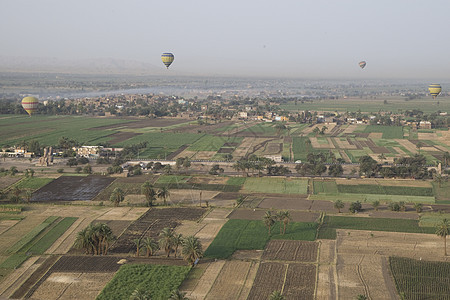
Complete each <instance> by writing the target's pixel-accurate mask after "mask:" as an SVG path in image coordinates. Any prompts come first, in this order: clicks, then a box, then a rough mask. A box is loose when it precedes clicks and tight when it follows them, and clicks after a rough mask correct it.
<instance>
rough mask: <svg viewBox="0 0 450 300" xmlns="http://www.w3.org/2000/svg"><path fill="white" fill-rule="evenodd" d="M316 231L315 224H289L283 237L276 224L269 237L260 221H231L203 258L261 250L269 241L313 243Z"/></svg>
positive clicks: (220, 232) (223, 256) (225, 256)
mask: <svg viewBox="0 0 450 300" xmlns="http://www.w3.org/2000/svg"><path fill="white" fill-rule="evenodd" d="M316 230H317V223H302V222H291V223H290V224H289V225H288V227H287V229H286V233H285V234H284V235H283V234H279V232H280V224H279V223H277V224H275V225H274V226H273V227H272V234H271V235H269V234H268V229H267V227H266V226H265V225H264V222H263V221H262V220H261V221H260V220H240V219H232V220H228V222H227V223H225V225H224V226H223V227H222V229H221V230H220V231H219V233H218V234H217V236H216V238H215V239H214V240H213V242H212V243H211V245H210V246H209V247H208V249H206V251H205V256H207V257H212V258H221V259H222V258H223V259H225V258H228V257H230V256H231V255H232V254H233V252H234V251H236V250H263V249H264V247H265V246H266V244H267V242H268V241H269V240H270V239H285V240H305V241H314V240H315V238H316Z"/></svg>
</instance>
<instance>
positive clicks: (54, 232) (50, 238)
mask: <svg viewBox="0 0 450 300" xmlns="http://www.w3.org/2000/svg"><path fill="white" fill-rule="evenodd" d="M77 219H78V218H75V217H66V218H64V219H62V220H61V221H60V222H59V223H58V224H56V225H55V226H54V227H53V228H51V229H50V230H49V231H48V232H47V233H46V234H45V235H44V236H43V237H42V238H41V239H40V240H39V241H37V242H36V243H35V244H34V245H33V246H31V247H30V248H29V249H27V251H26V252H31V253H32V254H44V252H45V251H46V250H47V249H48V248H50V246H51V245H53V243H54V242H55V241H56V240H57V239H58V238H59V237H60V236H61V235H62V234H63V233H64V232H66V230H67V229H69V227H70V226H72V224H73V223H74V222H75V221H76V220H77Z"/></svg>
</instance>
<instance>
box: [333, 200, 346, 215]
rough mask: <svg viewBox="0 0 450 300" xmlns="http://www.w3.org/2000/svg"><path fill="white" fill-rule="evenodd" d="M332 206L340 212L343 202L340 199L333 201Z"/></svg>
mask: <svg viewBox="0 0 450 300" xmlns="http://www.w3.org/2000/svg"><path fill="white" fill-rule="evenodd" d="M334 208H336V209H337V210H338V212H339V213H341V209H343V208H344V202H342V200H336V201H334Z"/></svg>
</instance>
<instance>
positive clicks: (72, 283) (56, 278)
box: [31, 272, 114, 300]
mask: <svg viewBox="0 0 450 300" xmlns="http://www.w3.org/2000/svg"><path fill="white" fill-rule="evenodd" d="M113 277H114V273H64V272H54V273H52V274H51V275H50V276H49V277H48V278H47V279H46V280H45V281H44V282H43V283H42V284H41V285H40V286H39V288H38V289H37V290H36V291H35V292H34V293H33V295H32V298H31V299H42V300H57V299H58V300H59V299H61V300H62V299H95V298H96V297H97V295H98V294H99V293H100V292H101V290H102V289H103V288H104V286H105V285H106V284H107V283H108V282H109V281H110V280H111V279H112V278H113Z"/></svg>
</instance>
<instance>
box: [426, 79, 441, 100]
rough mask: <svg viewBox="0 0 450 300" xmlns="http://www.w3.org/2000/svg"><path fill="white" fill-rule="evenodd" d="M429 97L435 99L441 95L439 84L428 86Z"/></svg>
mask: <svg viewBox="0 0 450 300" xmlns="http://www.w3.org/2000/svg"><path fill="white" fill-rule="evenodd" d="M428 90H429V91H430V94H431V96H433V99H435V98H436V97H437V96H438V95H439V94H440V93H441V85H440V84H439V83H433V84H430V85H429V86H428Z"/></svg>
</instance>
